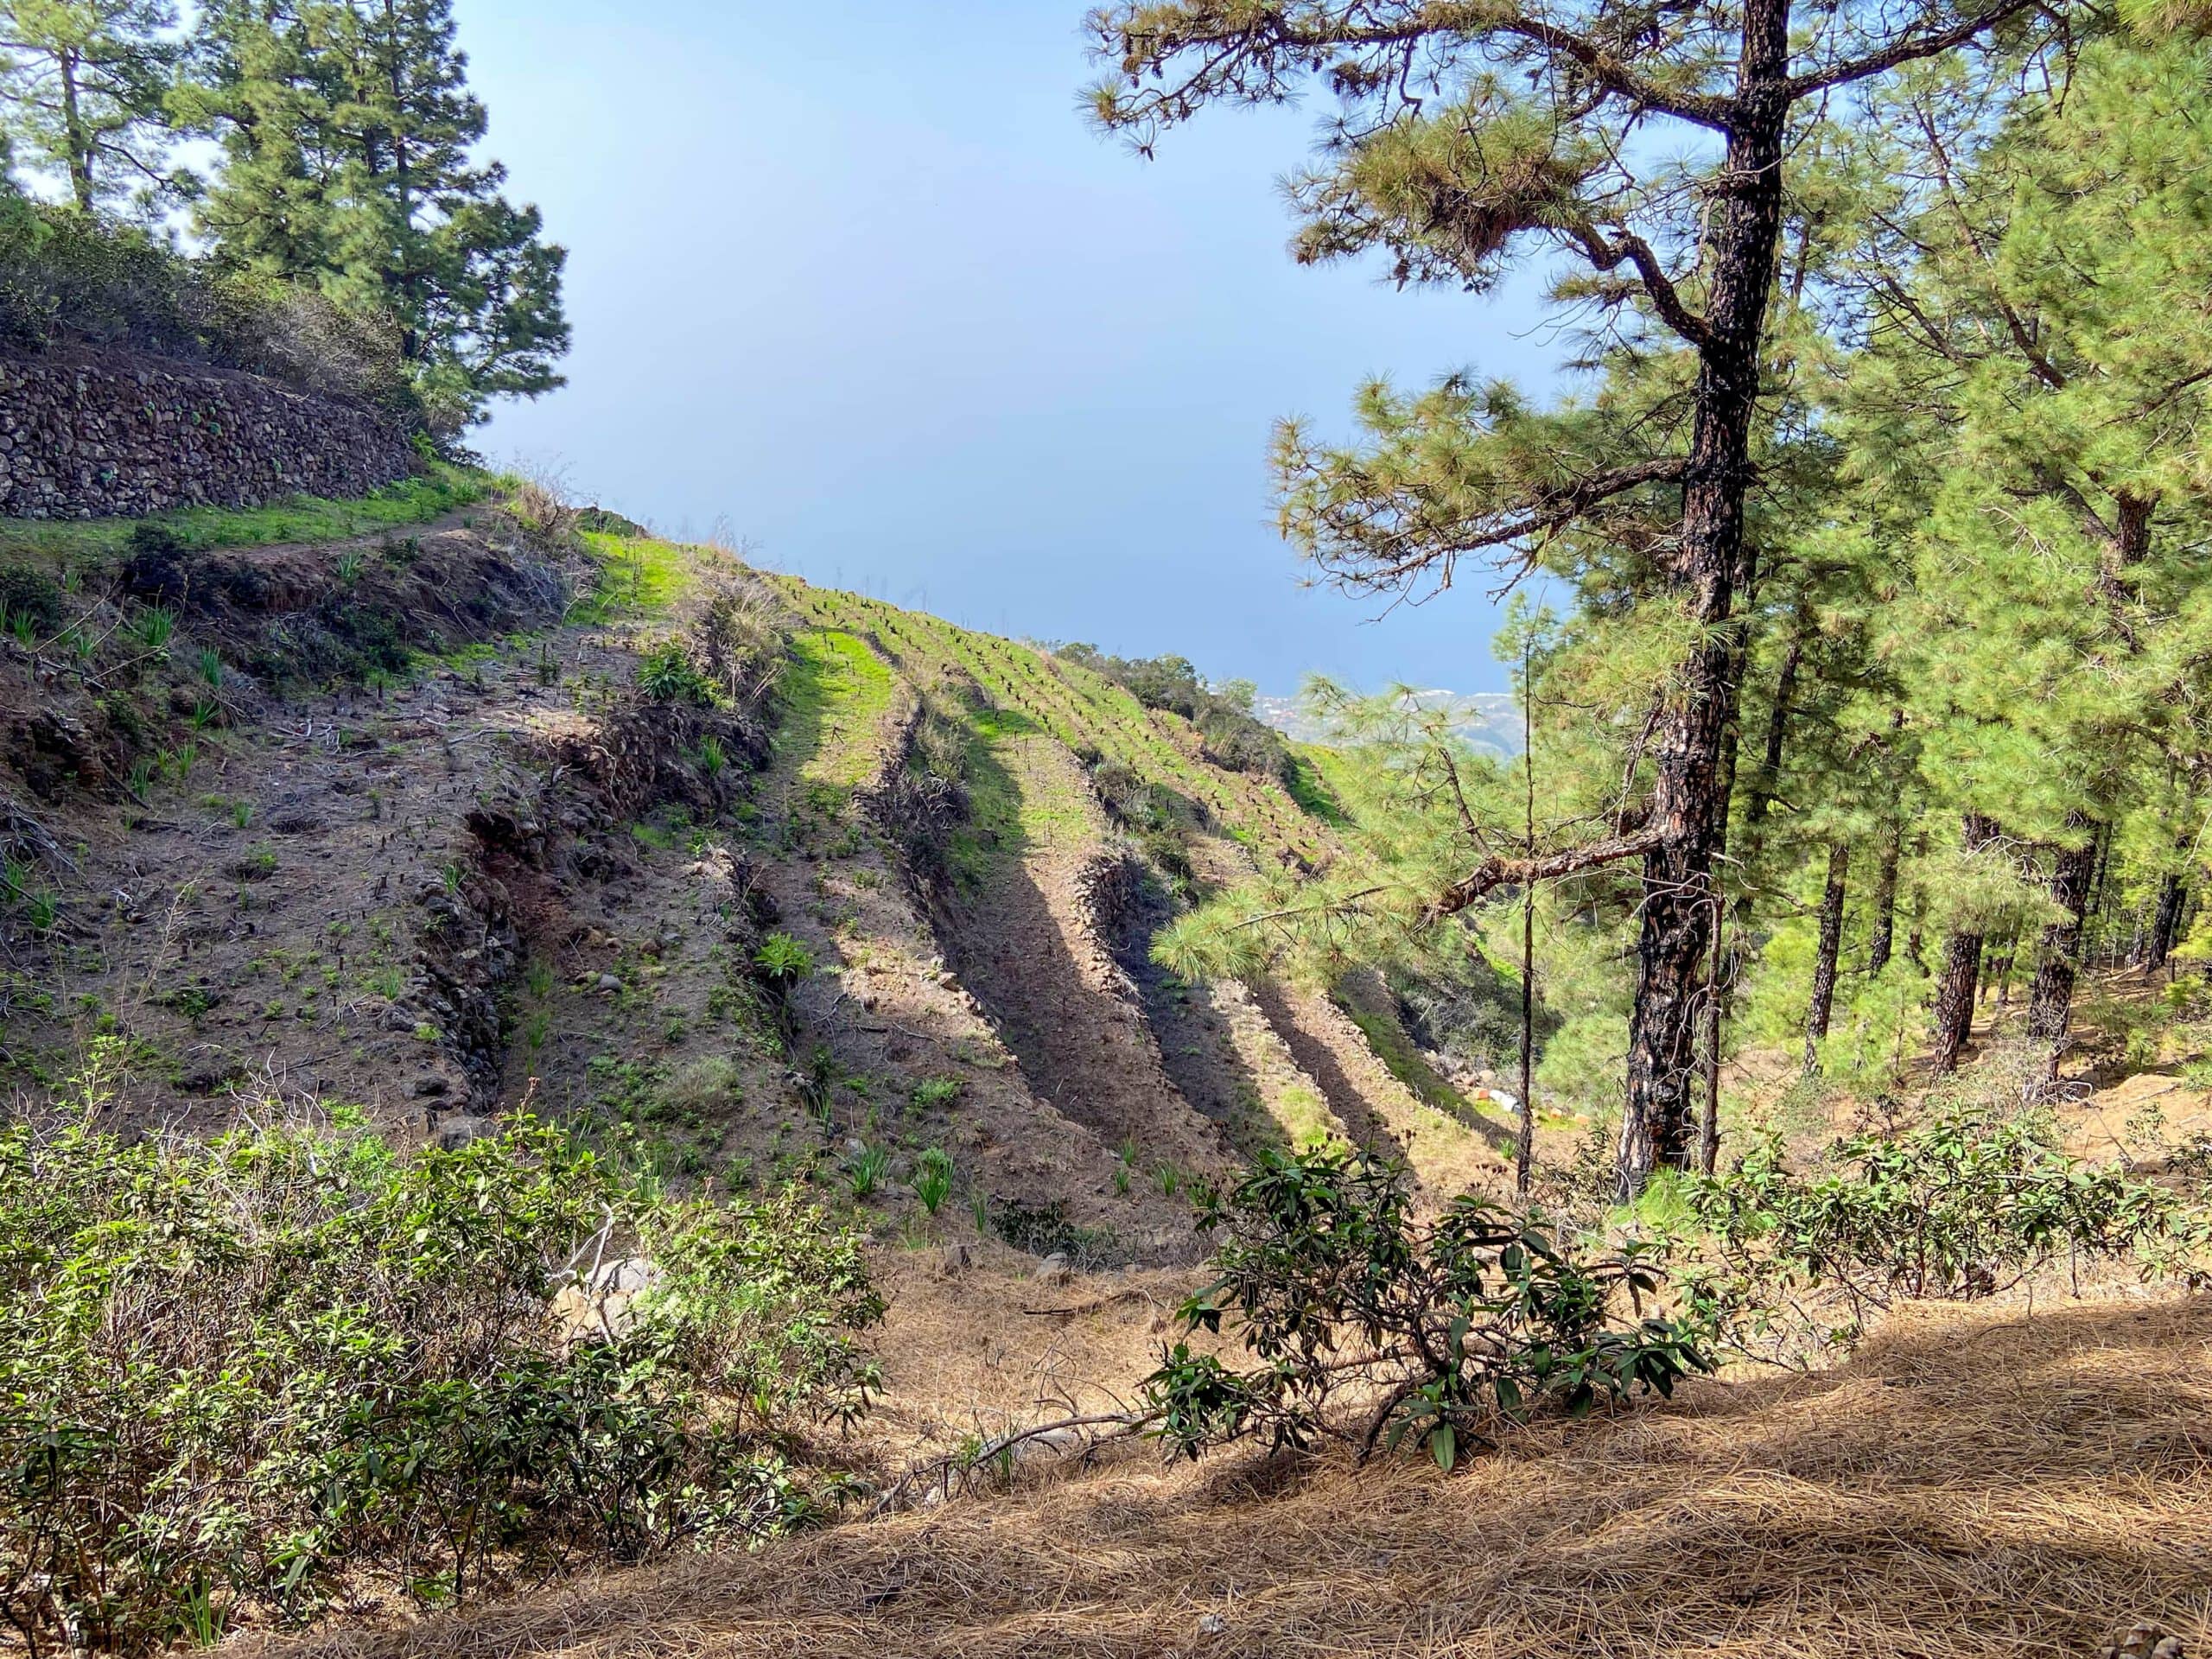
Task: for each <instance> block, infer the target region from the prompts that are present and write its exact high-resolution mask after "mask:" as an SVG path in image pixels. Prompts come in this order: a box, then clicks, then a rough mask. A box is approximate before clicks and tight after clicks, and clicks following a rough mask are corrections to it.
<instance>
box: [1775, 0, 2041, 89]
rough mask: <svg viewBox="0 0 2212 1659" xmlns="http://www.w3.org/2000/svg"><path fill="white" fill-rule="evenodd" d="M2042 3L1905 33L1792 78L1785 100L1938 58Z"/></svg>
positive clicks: (2029, 0)
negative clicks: (1924, 31) (1858, 54)
mask: <svg viewBox="0 0 2212 1659" xmlns="http://www.w3.org/2000/svg"><path fill="white" fill-rule="evenodd" d="M2043 3H2044V0H1998V3H1996V4H1994V5H1992V6H1989V7H1986V8H1985V9H1984V10H1980V11H1978V12H1975V13H1974V15H1973V16H1969V17H1962V18H1961V19H1960V20H1959V21H1958V22H1955V23H1953V24H1952V25H1951V26H1950V27H1949V28H1948V29H1937V30H1936V32H1934V33H1933V34H1929V35H1912V34H1907V35H1905V36H1904V38H1903V39H1900V40H1895V41H1891V42H1890V43H1889V44H1888V45H1887V46H1885V47H1883V48H1880V49H1879V50H1878V51H1874V52H1869V53H1867V54H1865V55H1864V56H1862V57H1856V58H1847V59H1845V60H1843V61H1842V62H1841V63H1837V64H1831V65H1829V66H1828V67H1827V68H1825V69H1819V70H1815V71H1814V72H1813V73H1809V74H1803V75H1792V76H1791V77H1790V78H1789V79H1787V80H1785V81H1783V83H1782V85H1781V88H1780V92H1781V95H1782V97H1783V99H1784V100H1785V101H1788V102H1791V103H1795V102H1796V100H1797V99H1801V98H1805V97H1808V96H1809V95H1810V94H1812V93H1814V92H1820V91H1821V90H1823V89H1824V88H1827V87H1830V86H1847V85H1849V84H1850V83H1851V82H1853V81H1855V80H1865V79H1867V78H1868V77H1869V76H1872V75H1878V74H1881V73H1885V71H1888V70H1891V69H1895V68H1897V67H1900V66H1901V65H1904V64H1908V63H1915V62H1917V61H1918V60H1921V59H1923V58H1933V57H1939V56H1941V55H1942V54H1944V53H1946V52H1948V51H1950V50H1952V49H1953V48H1955V47H1961V46H1964V45H1965V44H1966V43H1967V41H1971V40H1972V39H1974V36H1975V35H1980V34H1982V33H1984V32H1986V30H1988V29H1994V28H1995V27H1996V26H1997V25H1998V24H1999V23H2001V22H2005V20H2006V19H2007V18H2010V17H2017V16H2019V15H2020V13H2022V12H2024V11H2033V10H2037V8H2038V7H2039V6H2041V5H2042V4H2043Z"/></svg>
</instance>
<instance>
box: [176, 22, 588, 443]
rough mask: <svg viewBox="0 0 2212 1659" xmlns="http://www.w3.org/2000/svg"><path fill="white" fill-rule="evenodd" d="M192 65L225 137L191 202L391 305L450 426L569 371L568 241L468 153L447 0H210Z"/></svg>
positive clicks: (357, 295)
mask: <svg viewBox="0 0 2212 1659" xmlns="http://www.w3.org/2000/svg"><path fill="white" fill-rule="evenodd" d="M197 67H198V71H199V73H198V75H197V77H196V79H197V82H198V85H197V87H196V89H195V91H194V92H193V93H192V94H191V95H190V97H189V99H188V108H189V109H190V110H191V111H192V112H193V117H194V120H195V121H196V123H197V124H199V125H200V127H202V128H203V129H204V130H209V131H212V132H213V133H215V134H216V135H217V136H218V137H219V139H220V141H221V144H222V148H223V153H224V165H223V167H222V169H221V170H220V172H219V175H218V176H217V177H216V179H215V181H214V182H213V186H212V188H210V189H209V190H208V191H207V194H206V195H205V197H204V199H203V200H201V201H200V204H199V207H198V210H197V211H198V219H199V223H200V226H201V228H202V229H203V230H205V231H206V232H207V233H208V234H209V235H210V236H211V237H213V238H214V240H215V242H216V245H217V247H218V249H219V251H221V252H222V253H223V254H224V255H225V256H226V257H230V258H232V259H234V260H236V261H237V262H238V263H239V264H243V265H245V266H247V267H249V268H251V269H254V270H263V271H266V272H269V273H270V274H272V275H276V276H280V277H290V278H294V279H297V280H304V281H308V282H312V283H315V284H316V285H317V286H318V287H320V288H321V289H323V291H324V292H326V293H327V294H328V295H329V296H331V297H332V298H334V299H335V300H338V301H339V302H341V303H346V304H350V305H353V306H357V307H370V308H378V309H382V310H385V311H388V312H389V313H390V314H391V315H392V317H393V318H394V319H395V320H396V321H397V325H398V327H399V330H400V336H401V341H402V349H403V352H404V356H405V357H406V359H407V360H408V362H409V363H410V365H412V366H413V369H414V372H415V375H416V382H417V385H418V387H419V388H420V390H421V391H423V394H424V397H425V399H426V401H427V402H428V403H429V405H430V406H431V408H432V409H433V410H434V411H435V412H442V423H443V424H445V425H447V426H448V427H458V426H459V425H461V424H463V423H466V422H467V421H469V420H473V419H475V418H479V417H480V416H481V414H482V412H483V407H484V404H485V402H486V399H488V398H490V397H502V396H506V397H536V396H537V395H538V394H540V393H542V392H544V391H550V390H551V389H553V388H554V387H556V386H558V385H561V384H562V378H561V376H560V374H559V373H558V372H557V371H556V368H555V366H554V365H555V363H556V360H557V359H559V357H560V356H561V355H562V353H564V352H565V351H566V350H567V349H568V345H569V325H568V321H567V319H566V317H565V316H564V315H563V311H562V306H561V276H562V270H563V264H564V263H565V260H566V257H567V256H566V254H565V252H564V251H563V250H562V249H561V248H560V247H559V246H558V245H555V244H552V243H550V242H548V241H546V240H545V238H544V226H543V220H542V219H541V218H540V216H539V214H538V212H537V209H536V208H535V207H528V206H522V207H518V206H516V205H515V204H513V203H512V202H511V201H510V200H507V198H506V197H505V194H502V191H501V188H500V187H501V186H502V185H503V184H504V183H505V178H506V174H505V168H502V167H501V166H500V165H499V163H498V162H487V163H484V164H481V165H480V164H478V163H477V162H474V161H473V160H472V159H471V157H472V153H473V150H474V147H475V145H476V144H477V143H479V142H480V140H481V139H482V137H483V136H484V132H485V128H486V114H485V110H484V106H483V105H482V103H481V102H480V101H479V100H478V99H476V98H475V97H474V94H473V93H471V92H470V91H469V90H468V86H467V58H466V56H465V55H464V54H462V53H461V51H460V50H459V49H458V48H456V47H455V45H454V22H453V15H452V4H451V0H219V3H216V4H213V5H211V6H210V7H209V9H208V10H207V12H206V13H205V14H204V15H203V17H202V22H201V28H200V35H199V42H198V51H197Z"/></svg>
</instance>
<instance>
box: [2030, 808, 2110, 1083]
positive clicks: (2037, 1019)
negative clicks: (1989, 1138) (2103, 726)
mask: <svg viewBox="0 0 2212 1659" xmlns="http://www.w3.org/2000/svg"><path fill="white" fill-rule="evenodd" d="M2068 827H2069V828H2071V829H2090V828H2091V826H2090V824H2089V823H2088V820H2087V819H2086V818H2084V817H2082V815H2081V814H2079V813H2071V814H2069V815H2068ZM2098 840H2099V838H2098V836H2096V835H2095V834H2094V832H2093V833H2092V834H2090V836H2088V838H2087V840H2085V841H2084V842H2083V843H2082V845H2081V846H2079V847H2068V848H2062V849H2059V851H2058V853H2057V855H2056V856H2055V857H2054V858H2053V859H2052V860H2051V864H2050V899H2051V902H2052V903H2053V904H2055V905H2056V906H2058V909H2059V912H2060V917H2059V919H2058V920H2056V921H2054V922H2050V923H2049V924H2047V925H2045V926H2044V930H2043V935H2042V937H2041V938H2038V939H2037V941H2036V976H2035V980H2034V982H2033V983H2032V984H2031V986H2030V987H2029V989H2028V1040H2029V1041H2030V1042H2032V1043H2040V1044H2042V1045H2043V1046H2044V1068H2043V1082H2044V1085H2045V1086H2046V1087H2048V1086H2049V1085H2050V1084H2055V1083H2056V1082H2057V1081H2058V1065H2059V1062H2060V1061H2061V1060H2063V1059H2064V1058H2066V1034H2067V1030H2068V1027H2069V1024H2070V1022H2071V1015H2072V1014H2073V1012H2074V981H2075V977H2076V976H2077V975H2078V974H2079V972H2080V969H2081V951H2082V925H2083V923H2084V921H2085V920H2086V918H2088V912H2089V889H2090V886H2091V884H2092V883H2093V882H2094V880H2095V877H2096V872H2097V861H2098V853H2099V846H2098Z"/></svg>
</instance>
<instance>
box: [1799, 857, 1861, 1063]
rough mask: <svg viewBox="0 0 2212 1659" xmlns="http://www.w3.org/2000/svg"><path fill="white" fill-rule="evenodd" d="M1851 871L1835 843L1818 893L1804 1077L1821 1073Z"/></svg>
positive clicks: (1833, 1000) (1807, 1011) (1806, 1015)
mask: <svg viewBox="0 0 2212 1659" xmlns="http://www.w3.org/2000/svg"><path fill="white" fill-rule="evenodd" d="M1850 870H1851V849H1850V847H1849V846H1848V845H1847V844H1846V843H1845V842H1840V841H1839V842H1835V843H1834V844H1833V845H1832V846H1830V847H1829V849H1828V880H1827V887H1824V888H1823V889H1822V890H1821V937H1820V945H1819V948H1818V951H1817V953H1816V954H1815V957H1814V958H1813V996H1812V1001H1811V1003H1810V1004H1809V1005H1808V1007H1807V1008H1806V1010H1805V1073H1806V1075H1807V1076H1808V1077H1809V1076H1811V1075H1812V1074H1813V1073H1814V1072H1815V1071H1819V1070H1820V1069H1821V1040H1822V1039H1825V1038H1826V1037H1827V1034H1828V1016H1829V1014H1830V1013H1831V1012H1833V1010H1834V1007H1835V964H1836V958H1837V957H1838V956H1840V954H1841V953H1842V950H1843V899H1844V878H1845V877H1846V876H1847V874H1850Z"/></svg>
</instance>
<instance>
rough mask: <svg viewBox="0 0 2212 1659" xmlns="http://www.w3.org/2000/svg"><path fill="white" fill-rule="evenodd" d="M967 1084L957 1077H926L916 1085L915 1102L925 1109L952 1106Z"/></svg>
mask: <svg viewBox="0 0 2212 1659" xmlns="http://www.w3.org/2000/svg"><path fill="white" fill-rule="evenodd" d="M963 1087H965V1085H964V1084H963V1083H962V1082H961V1081H960V1079H959V1078H957V1077H924V1078H923V1079H922V1080H921V1081H920V1082H919V1083H918V1084H915V1085H914V1104H915V1105H917V1106H918V1107H920V1108H921V1109H923V1110H924V1111H933V1110H936V1109H938V1108H940V1107H944V1106H950V1105H951V1104H952V1103H953V1102H954V1101H956V1100H957V1099H959V1098H960V1091H961V1090H962V1089H963Z"/></svg>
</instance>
